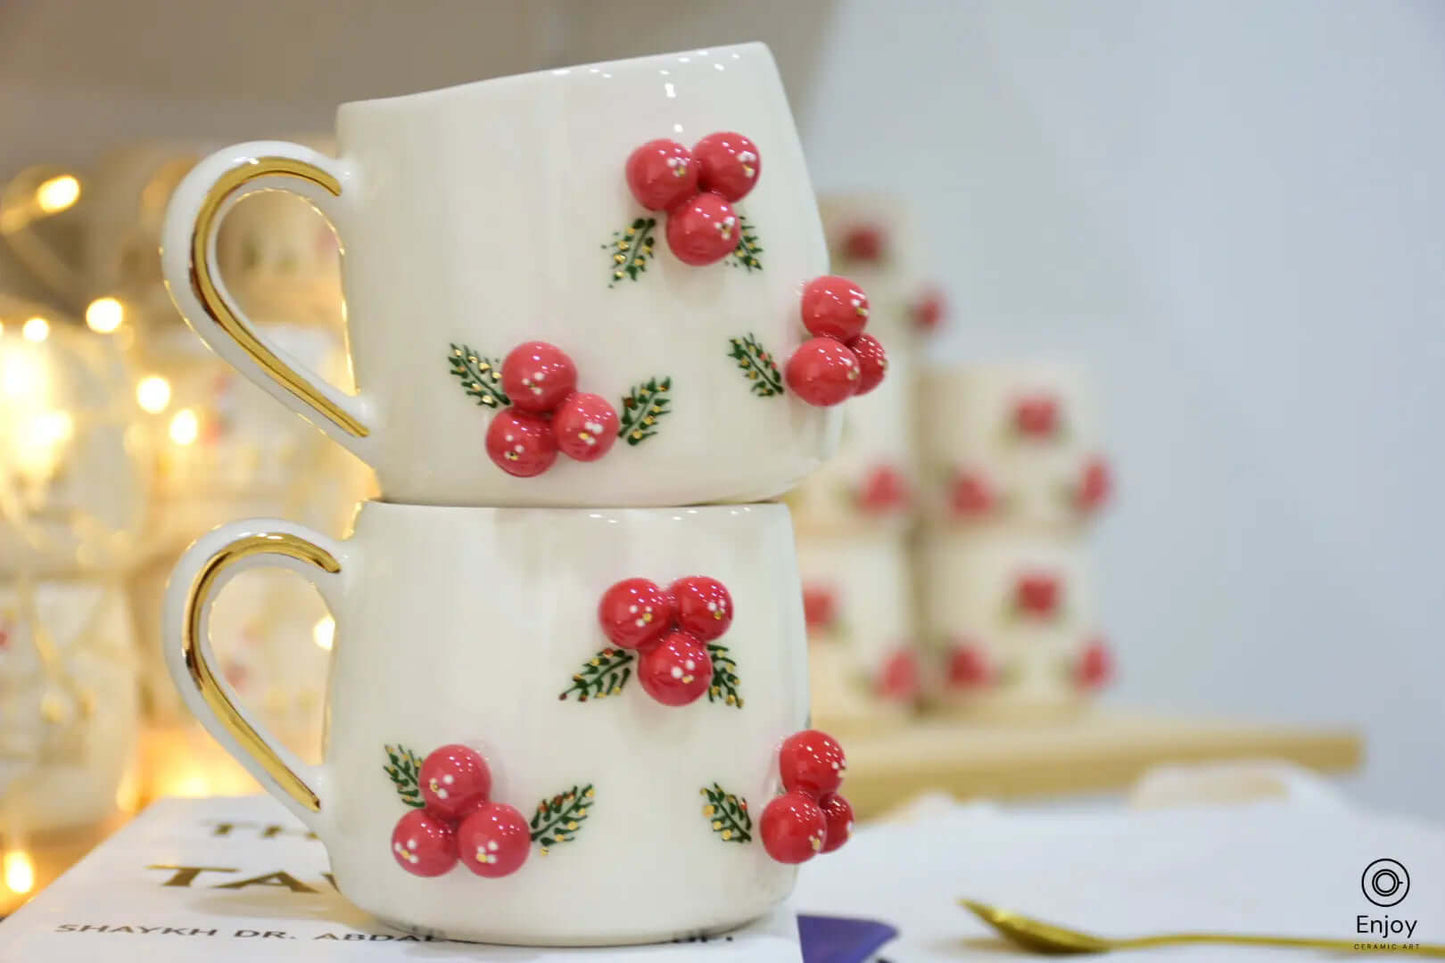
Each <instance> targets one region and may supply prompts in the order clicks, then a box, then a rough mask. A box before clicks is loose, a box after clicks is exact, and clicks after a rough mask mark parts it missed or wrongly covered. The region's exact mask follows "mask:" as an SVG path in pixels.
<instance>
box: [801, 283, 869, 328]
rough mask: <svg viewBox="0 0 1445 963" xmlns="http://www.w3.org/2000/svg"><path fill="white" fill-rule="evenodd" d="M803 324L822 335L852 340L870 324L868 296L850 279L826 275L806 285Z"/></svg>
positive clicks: (802, 304) (804, 289)
mask: <svg viewBox="0 0 1445 963" xmlns="http://www.w3.org/2000/svg"><path fill="white" fill-rule="evenodd" d="M800 304H801V309H802V313H803V327H805V328H807V329H808V331H809V332H811V333H812V334H815V335H817V336H818V337H820V338H832V339H834V340H835V341H842V342H845V343H846V342H848V341H852V340H853V339H854V338H856V337H858V335H860V334H862V333H863V326H864V325H865V324H867V323H868V295H866V294H864V293H863V289H862V288H860V287H859V286H858V285H856V284H854V283H853V282H852V281H850V280H848V279H847V278H841V277H838V276H837V275H836V274H825V275H823V276H822V277H820V278H814V279H813V280H811V281H809V282H808V286H807V287H805V288H803V298H802V301H801V302H800Z"/></svg>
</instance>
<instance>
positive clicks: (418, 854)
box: [391, 809, 457, 876]
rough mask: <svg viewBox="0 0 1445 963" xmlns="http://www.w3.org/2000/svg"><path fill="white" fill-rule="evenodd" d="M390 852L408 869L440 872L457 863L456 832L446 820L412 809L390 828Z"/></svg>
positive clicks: (431, 873) (427, 873)
mask: <svg viewBox="0 0 1445 963" xmlns="http://www.w3.org/2000/svg"><path fill="white" fill-rule="evenodd" d="M391 855H392V856H394V857H396V863H397V865H398V866H400V867H401V868H402V869H404V870H406V871H407V872H408V873H411V874H413V875H416V876H440V875H441V874H442V873H445V872H446V871H447V870H449V869H451V868H452V867H453V866H455V865H456V864H457V840H456V834H455V833H454V832H453V831H452V826H451V823H449V822H447V821H446V820H444V819H438V818H437V817H435V816H432V815H430V814H428V813H427V812H426V811H425V810H422V809H413V810H412V811H411V812H409V813H407V814H406V815H405V816H403V817H401V818H400V819H398V820H397V821H396V828H395V829H393V830H392V831H391Z"/></svg>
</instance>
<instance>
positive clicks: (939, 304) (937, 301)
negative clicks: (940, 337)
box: [910, 291, 948, 331]
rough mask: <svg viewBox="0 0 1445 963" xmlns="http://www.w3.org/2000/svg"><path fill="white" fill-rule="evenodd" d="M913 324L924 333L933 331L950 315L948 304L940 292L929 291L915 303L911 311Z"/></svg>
mask: <svg viewBox="0 0 1445 963" xmlns="http://www.w3.org/2000/svg"><path fill="white" fill-rule="evenodd" d="M910 313H911V314H912V315H913V324H914V326H915V327H917V328H919V329H920V330H922V331H933V330H934V329H936V328H937V327H938V326H939V325H940V324H942V323H943V319H944V318H945V317H946V316H947V314H948V302H946V301H945V300H944V299H943V294H942V293H941V292H939V291H929V292H927V293H926V294H924V295H923V296H922V297H921V298H919V299H918V300H917V301H915V302H914V303H913V307H912V308H911V309H910Z"/></svg>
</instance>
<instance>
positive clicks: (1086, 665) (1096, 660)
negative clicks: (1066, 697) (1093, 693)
mask: <svg viewBox="0 0 1445 963" xmlns="http://www.w3.org/2000/svg"><path fill="white" fill-rule="evenodd" d="M1113 674H1114V660H1113V658H1112V657H1111V656H1110V655H1109V648H1108V646H1106V645H1105V644H1104V642H1103V641H1102V640H1100V639H1095V640H1094V641H1092V642H1090V643H1089V644H1088V646H1087V647H1086V648H1085V649H1084V652H1083V654H1082V655H1081V656H1079V664H1078V667H1077V668H1076V669H1075V678H1076V679H1077V680H1078V683H1079V685H1080V686H1081V687H1083V688H1085V689H1097V688H1099V687H1100V686H1102V685H1103V684H1104V683H1106V682H1108V681H1109V678H1110V677H1111V676H1112V675H1113Z"/></svg>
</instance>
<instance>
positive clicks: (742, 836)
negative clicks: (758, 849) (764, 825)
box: [699, 783, 753, 843]
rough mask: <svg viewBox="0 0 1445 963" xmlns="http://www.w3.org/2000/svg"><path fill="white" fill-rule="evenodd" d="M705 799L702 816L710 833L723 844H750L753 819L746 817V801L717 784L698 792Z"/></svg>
mask: <svg viewBox="0 0 1445 963" xmlns="http://www.w3.org/2000/svg"><path fill="white" fill-rule="evenodd" d="M699 792H701V793H702V794H703V796H705V797H707V804H706V805H704V806H703V807H702V814H703V815H704V816H706V817H707V819H708V823H709V825H711V826H712V831H713V832H715V833H717V835H718V838H720V839H721V840H722V841H723V842H725V843H750V842H752V841H753V817H752V816H750V815H748V801H747V800H746V799H744V798H743V797H741V796H735V795H733V794H732V793H730V792H727V791H726V790H724V789H723V787H722V786H719V785H718V784H717V783H713V784H712V788H711V789H708V788H707V787H703V788H702V789H701V790H699Z"/></svg>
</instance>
